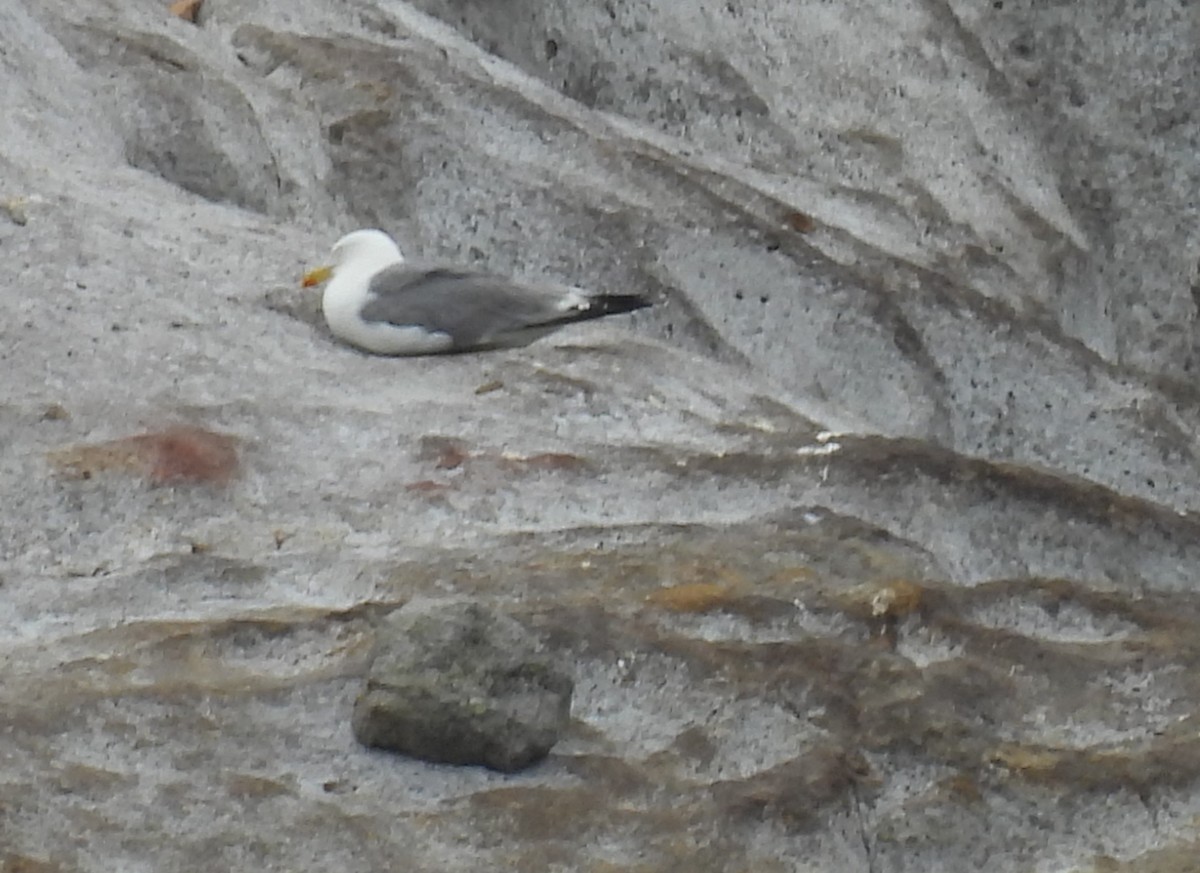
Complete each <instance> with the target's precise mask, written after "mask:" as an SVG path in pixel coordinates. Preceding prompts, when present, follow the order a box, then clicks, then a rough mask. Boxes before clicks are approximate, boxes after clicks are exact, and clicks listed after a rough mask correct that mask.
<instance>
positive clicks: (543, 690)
mask: <svg viewBox="0 0 1200 873" xmlns="http://www.w3.org/2000/svg"><path fill="white" fill-rule="evenodd" d="M377 633H378V639H377V641H376V645H375V657H374V660H373V662H372V664H371V669H370V671H369V672H368V674H367V679H366V684H365V687H364V688H363V690H362V692H361V693H360V694H359V696H358V699H357V700H356V701H355V702H354V718H353V725H354V736H355V737H356V738H357V739H358V741H359V742H360V743H362V744H363V745H366V746H371V747H374V748H379V749H387V750H389V751H393V752H400V753H402V754H405V755H411V756H412V757H414V758H420V759H421V760H423V761H432V762H434V763H438V764H482V765H484V766H485V767H491V768H492V769H493V770H500V771H503V772H505V773H511V772H513V771H516V770H521V769H523V768H525V767H528V766H529V765H531V764H535V763H537V762H538V761H540V760H542V759H543V758H544V757H546V755H547V754H548V753H549V752H550V749H551V748H553V746H554V744H555V743H557V742H558V740H559V738H560V737H561V736H562V734H563V731H564V730H565V729H566V727H567V722H568V721H569V719H570V717H571V688H572V682H571V677H570V674H569V672H568V666H567V665H564V664H560V663H554V661H553V660H552V659H551V658H548V657H547V656H546V655H545V654H542V653H539V651H538V649H539V646H538V644H537V640H536V638H535V637H533V636H532V635H531V634H530V633H529V632H528V631H526V630H525V628H523V627H522V626H521V625H520V623H518V622H516V621H514V620H513V619H512V618H509V617H508V616H506V615H503V614H501V613H498V612H495V611H494V610H489V609H486V608H485V607H483V606H480V605H479V604H477V603H449V604H446V603H440V602H429V603H416V602H414V603H408V604H406V605H405V606H404V607H403V608H402V609H400V610H399V611H397V612H396V613H394V614H392V615H391V616H389V617H388V619H387V621H385V622H384V623H383V624H382V625H381V627H380V628H379V630H378V632H377Z"/></svg>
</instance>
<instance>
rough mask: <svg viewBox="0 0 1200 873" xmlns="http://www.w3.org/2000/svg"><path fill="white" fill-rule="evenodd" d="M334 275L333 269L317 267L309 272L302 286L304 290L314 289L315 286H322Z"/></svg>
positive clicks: (302, 281)
mask: <svg viewBox="0 0 1200 873" xmlns="http://www.w3.org/2000/svg"><path fill="white" fill-rule="evenodd" d="M332 273H333V267H329V266H325V267H317V268H316V269H314V270H309V271H308V272H307V273H305V274H304V279H303V280H301V282H300V285H301V287H304V288H312V287H313V286H314V285H320V284H321V283H322V282H324V281H325V280H326V279H328V278H329V277H330V275H331V274H332Z"/></svg>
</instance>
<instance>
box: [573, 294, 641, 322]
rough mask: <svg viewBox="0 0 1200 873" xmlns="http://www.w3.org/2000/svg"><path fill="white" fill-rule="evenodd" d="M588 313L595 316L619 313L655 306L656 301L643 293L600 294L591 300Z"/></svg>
mask: <svg viewBox="0 0 1200 873" xmlns="http://www.w3.org/2000/svg"><path fill="white" fill-rule="evenodd" d="M589 303H590V304H591V305H589V306H588V309H587V311H588V314H589V315H593V316H596V317H598V316H602V315H619V314H621V313H622V312H633V311H634V310H636V309H645V308H646V307H647V306H653V305H654V301H653V300H651V299H650V298H648V297H643V296H642V295H641V294H599V295H597V296H595V297H593V298H591V300H590V301H589Z"/></svg>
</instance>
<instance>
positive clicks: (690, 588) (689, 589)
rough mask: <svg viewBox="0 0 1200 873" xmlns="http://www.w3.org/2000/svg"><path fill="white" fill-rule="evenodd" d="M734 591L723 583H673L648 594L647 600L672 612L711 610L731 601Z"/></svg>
mask: <svg viewBox="0 0 1200 873" xmlns="http://www.w3.org/2000/svg"><path fill="white" fill-rule="evenodd" d="M731 597H732V593H731V591H730V589H729V588H727V587H725V586H723V585H714V584H713V583H711V582H692V583H690V584H685V585H672V586H671V587H669V588H662V589H660V590H658V591H655V592H653V593H651V594H648V595H647V596H646V601H647V602H648V603H651V604H653V605H655V606H659V607H662V608H663V609H669V610H671V611H672V612H709V611H711V610H714V609H719V608H720V607H722V606H724V605H726V604H727V603H729V601H730V599H731Z"/></svg>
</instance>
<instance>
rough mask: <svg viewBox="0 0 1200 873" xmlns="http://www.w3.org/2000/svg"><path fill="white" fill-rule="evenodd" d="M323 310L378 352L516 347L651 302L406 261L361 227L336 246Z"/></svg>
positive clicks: (325, 271)
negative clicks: (548, 334) (565, 325)
mask: <svg viewBox="0 0 1200 873" xmlns="http://www.w3.org/2000/svg"><path fill="white" fill-rule="evenodd" d="M327 280H328V282H329V284H328V285H326V287H325V294H324V297H322V299H321V309H322V310H323V311H324V313H325V321H326V322H327V323H328V324H329V329H330V330H332V331H333V333H334V335H335V336H337V337H338V338H339V339H341V340H344V341H345V342H347V343H349V344H350V345H352V346H357V347H358V348H360V349H363V350H365V351H368V352H374V353H375V354H377V355H431V354H437V353H439V352H463V351H469V350H472V349H487V348H498V347H505V346H518V345H524V344H525V343H528V342H531V341H533V340H535V339H537V338H538V337H540V336H544V335H545V334H547V333H550V332H551V331H552V330H555V329H557V328H559V327H562V326H563V325H564V324H571V323H572V322H576V321H587V320H588V319H592V318H601V317H602V316H605V315H615V314H616V313H619V312H631V311H633V310H635V309H641V308H643V307H645V306H649V305H650V301H649V300H648V299H646V298H645V297H643V296H641V295H640V294H588V293H587V292H585V291H583V290H581V289H579V288H571V287H567V286H562V285H527V284H523V283H519V282H515V281H513V280H511V279H505V278H502V277H500V276H492V275H488V274H487V273H477V272H472V271H469V270H459V269H455V268H453V267H428V266H425V267H423V266H417V265H415V264H408V263H405V261H404V256H403V255H402V254H400V249H399V247H398V246H397V245H396V243H395V241H394V240H393V239H392V238H391V237H390V236H388V235H387V234H386V233H384V232H383V231H381V230H356V231H354V232H353V233H349V234H346V236H344V237H342V238H341V239H340V240H338V241H337V243H335V244H334V246H333V255H332V258H331V263H330V264H329V266H325V267H318V268H317V269H315V270H311V271H310V272H308V273H307V274H305V276H304V286H305V287H306V288H307V287H311V286H314V285H320V284H321V283H322V282H325V281H327Z"/></svg>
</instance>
